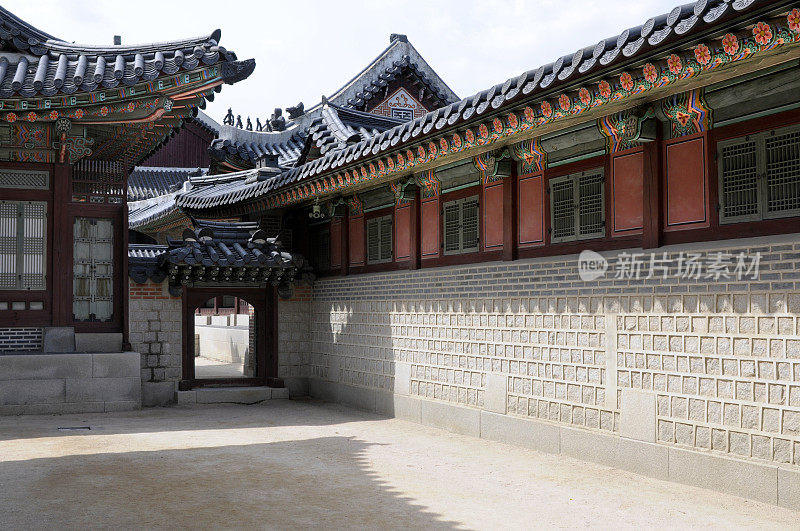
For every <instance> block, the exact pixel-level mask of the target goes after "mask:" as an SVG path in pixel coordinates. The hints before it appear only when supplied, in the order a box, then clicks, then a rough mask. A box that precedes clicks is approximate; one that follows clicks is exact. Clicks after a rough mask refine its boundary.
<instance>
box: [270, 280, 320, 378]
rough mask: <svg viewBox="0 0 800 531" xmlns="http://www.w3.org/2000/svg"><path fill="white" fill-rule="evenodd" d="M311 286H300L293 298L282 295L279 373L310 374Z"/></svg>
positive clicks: (279, 316) (279, 329)
mask: <svg viewBox="0 0 800 531" xmlns="http://www.w3.org/2000/svg"><path fill="white" fill-rule="evenodd" d="M311 295H312V291H311V288H309V287H306V286H297V287H295V289H294V294H293V295H292V298H290V299H286V300H284V299H278V376H279V377H280V378H284V379H297V378H306V377H308V376H309V374H310V372H309V371H310V368H311V365H310V356H311V343H310V338H311V330H310V317H311V315H310V309H311Z"/></svg>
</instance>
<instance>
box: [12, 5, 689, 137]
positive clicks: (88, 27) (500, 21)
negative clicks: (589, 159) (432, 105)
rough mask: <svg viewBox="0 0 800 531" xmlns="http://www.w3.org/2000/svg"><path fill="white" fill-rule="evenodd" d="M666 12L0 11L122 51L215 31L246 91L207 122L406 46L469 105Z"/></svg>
mask: <svg viewBox="0 0 800 531" xmlns="http://www.w3.org/2000/svg"><path fill="white" fill-rule="evenodd" d="M677 3H678V2H677V0H636V1H635V2H633V1H622V2H599V1H590V0H558V1H556V0H544V1H532V0H529V1H525V0H517V1H512V0H502V1H500V0H488V1H486V0H483V1H472V0H453V1H433V0H431V1H402V0H395V1H392V2H389V1H383V0H380V1H371V2H355V1H343V0H328V1H322V0H320V1H317V2H311V1H305V0H291V1H286V0H280V1H273V0H263V1H236V0H228V1H220V0H215V1H208V0H192V1H184V0H180V1H176V0H160V1H153V0H137V1H135V2H121V1H106V0H104V1H97V0H92V1H88V0H11V1H8V0H6V1H4V2H3V7H5V8H6V9H8V10H10V11H12V12H13V13H14V14H16V15H17V16H18V17H20V18H22V19H23V20H26V21H28V22H30V23H31V24H33V25H34V26H36V27H38V28H39V29H41V30H43V31H45V32H47V33H50V34H51V35H54V36H56V37H59V38H61V39H64V40H67V41H75V42H80V43H86V44H102V43H107V44H111V43H112V42H113V36H114V35H121V36H122V42H123V44H136V43H144V42H153V41H165V40H173V39H177V38H181V37H193V36H197V35H207V34H208V33H210V32H211V31H213V30H214V29H216V28H220V29H221V30H222V40H221V42H220V44H221V45H222V46H225V47H226V48H228V49H229V50H233V51H235V52H236V54H237V55H238V56H239V58H240V59H245V58H250V57H254V58H255V59H256V69H255V72H254V73H253V75H251V76H250V77H249V78H248V79H247V80H245V81H242V82H239V83H237V84H236V85H233V86H228V85H225V86H224V87H223V89H222V93H221V94H217V95H216V99H215V101H214V102H212V103H210V104H209V105H208V108H207V109H206V112H208V113H209V114H210V115H211V116H213V117H214V118H215V119H217V120H222V117H223V116H224V115H225V112H226V111H227V109H228V107H232V108H233V111H234V113H235V114H241V115H242V116H243V117H244V116H248V115H249V116H251V117H253V123H255V117H256V116H258V117H260V118H261V119H262V120H261V121H262V122H263V121H264V118H265V117H268V116H269V115H270V114H271V113H272V110H273V109H274V108H275V107H281V108H286V107H288V106H292V105H295V104H296V103H298V102H299V101H302V102H303V103H304V104H305V106H306V108H308V107H311V106H312V105H313V104H315V103H317V102H319V101H320V99H321V97H322V95H323V94H325V95H328V94H331V93H333V92H334V91H336V89H338V88H339V87H341V86H342V85H343V84H344V83H346V82H347V81H348V80H349V79H350V78H351V77H352V76H353V75H355V74H356V73H358V72H359V71H360V70H361V69H362V68H364V67H365V66H366V65H367V64H368V63H369V62H371V61H372V60H373V59H374V58H375V57H376V56H377V55H378V54H379V53H381V51H383V49H384V48H385V47H386V46H388V44H389V35H390V34H391V33H404V34H406V35H408V38H409V41H410V42H411V43H412V44H413V45H414V47H415V48H416V49H417V50H418V51H419V53H420V54H421V55H422V56H423V57H424V58H425V60H426V61H428V63H429V64H430V65H431V67H433V69H434V70H436V72H438V74H439V75H440V76H441V77H442V79H444V81H445V83H447V84H448V85H449V86H450V88H452V89H453V90H454V91H455V93H456V94H458V95H459V96H460V97H466V96H470V95H472V94H474V93H476V92H478V91H480V90H483V89H485V88H488V87H490V86H492V85H494V84H496V83H501V82H503V81H505V80H506V79H508V78H509V77H512V76H517V75H519V74H520V73H522V72H523V71H525V70H529V69H532V68H536V67H538V66H540V65H542V64H544V63H548V62H550V61H553V60H555V59H556V58H558V57H560V56H562V55H566V54H572V53H573V52H574V51H576V50H577V49H579V48H583V47H585V46H589V45H594V44H595V43H597V42H598V41H599V40H600V39H601V38H605V37H609V36H613V35H617V34H618V33H620V32H621V31H622V30H623V29H625V28H628V27H631V26H637V25H640V24H642V23H643V22H644V21H645V20H647V19H648V18H650V17H652V16H655V15H658V14H661V13H666V12H668V11H669V10H670V9H671V8H672V7H674V6H675V5H676V4H677Z"/></svg>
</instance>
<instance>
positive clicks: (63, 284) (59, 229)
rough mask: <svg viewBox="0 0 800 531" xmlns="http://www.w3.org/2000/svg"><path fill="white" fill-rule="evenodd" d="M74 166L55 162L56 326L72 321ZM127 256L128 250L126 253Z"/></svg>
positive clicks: (54, 306) (54, 279)
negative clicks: (71, 207) (72, 200)
mask: <svg viewBox="0 0 800 531" xmlns="http://www.w3.org/2000/svg"><path fill="white" fill-rule="evenodd" d="M71 180H72V166H70V165H69V164H55V167H54V171H53V214H52V215H53V242H52V245H51V247H50V249H51V250H52V252H53V262H52V264H53V270H52V275H53V298H52V301H53V326H68V325H69V324H70V323H71V322H72V307H71V306H72V290H71V287H72V279H71V278H70V276H71V274H72V264H70V263H69V262H70V260H71V259H72V258H71V257H72V225H71V224H70V223H69V218H68V216H69V212H68V206H69V202H70V201H71V199H72V190H71V186H72V183H71ZM125 256H127V252H126V254H125Z"/></svg>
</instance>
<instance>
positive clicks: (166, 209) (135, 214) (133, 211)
mask: <svg viewBox="0 0 800 531" xmlns="http://www.w3.org/2000/svg"><path fill="white" fill-rule="evenodd" d="M177 195H178V192H172V193H170V194H165V195H161V196H158V197H154V198H151V199H145V200H142V201H135V202H130V203H128V228H129V229H133V230H140V231H145V232H147V231H148V230H150V231H152V229H153V228H154V227H163V226H165V225H168V224H172V223H173V222H178V221H180V220H182V219H184V218H186V215H185V214H184V213H183V212H182V211H181V210H180V209H179V208H178V207H177V206H176V205H175V198H176V196H177Z"/></svg>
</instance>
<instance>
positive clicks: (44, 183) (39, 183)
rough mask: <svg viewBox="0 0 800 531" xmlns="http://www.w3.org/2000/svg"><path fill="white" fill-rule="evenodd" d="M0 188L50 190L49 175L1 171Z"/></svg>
mask: <svg viewBox="0 0 800 531" xmlns="http://www.w3.org/2000/svg"><path fill="white" fill-rule="evenodd" d="M0 188H22V189H25V190H47V189H49V188H50V173H49V172H46V171H34V170H8V169H1V170H0Z"/></svg>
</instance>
